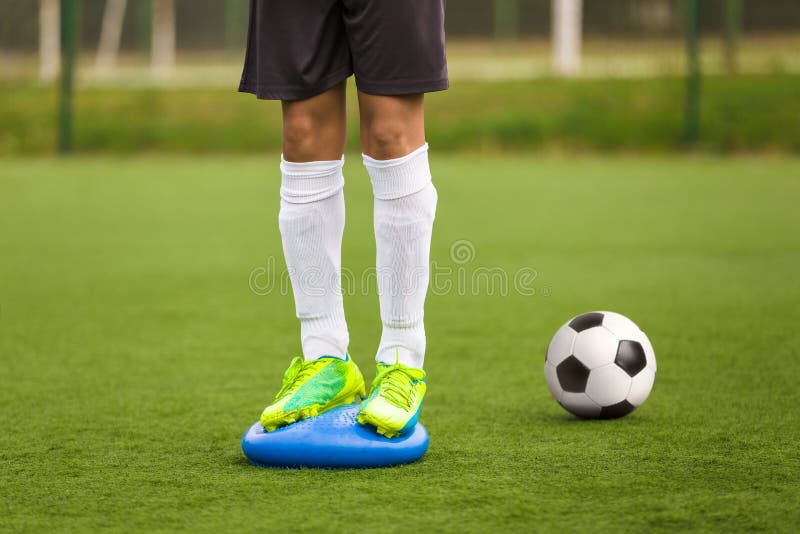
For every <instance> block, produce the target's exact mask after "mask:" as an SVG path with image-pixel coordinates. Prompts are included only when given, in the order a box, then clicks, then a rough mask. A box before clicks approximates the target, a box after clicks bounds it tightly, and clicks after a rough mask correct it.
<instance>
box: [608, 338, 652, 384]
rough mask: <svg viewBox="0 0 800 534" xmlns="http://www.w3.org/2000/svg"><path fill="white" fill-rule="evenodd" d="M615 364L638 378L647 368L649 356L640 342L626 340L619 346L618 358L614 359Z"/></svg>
mask: <svg viewBox="0 0 800 534" xmlns="http://www.w3.org/2000/svg"><path fill="white" fill-rule="evenodd" d="M614 363H616V364H617V366H619V367H620V368H622V370H623V371H625V372H626V373H628V375H629V376H636V375H638V374H639V371H641V370H642V369H644V368H645V366H647V356H645V355H644V349H643V348H642V345H641V344H640V343H639V342H638V341H629V340H624V341H620V342H619V346H617V357H616V358H615V359H614Z"/></svg>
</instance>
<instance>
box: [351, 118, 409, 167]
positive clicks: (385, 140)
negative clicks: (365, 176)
mask: <svg viewBox="0 0 800 534" xmlns="http://www.w3.org/2000/svg"><path fill="white" fill-rule="evenodd" d="M364 137H365V139H364V141H365V142H364V145H365V146H364V152H365V153H366V154H367V155H368V156H370V157H373V158H375V159H394V158H399V157H402V156H404V155H406V154H408V153H409V152H411V151H412V150H414V148H416V147H413V146H411V140H410V136H409V132H408V127H407V125H406V124H405V123H404V122H403V121H401V120H392V119H384V120H379V121H374V122H373V123H372V124H370V125H369V126H368V128H367V132H366V135H365V136H364Z"/></svg>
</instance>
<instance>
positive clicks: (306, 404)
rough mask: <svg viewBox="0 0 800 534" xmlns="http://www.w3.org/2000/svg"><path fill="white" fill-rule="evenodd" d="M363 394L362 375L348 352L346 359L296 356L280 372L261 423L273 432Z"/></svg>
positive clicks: (351, 400)
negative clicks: (275, 391) (278, 386)
mask: <svg viewBox="0 0 800 534" xmlns="http://www.w3.org/2000/svg"><path fill="white" fill-rule="evenodd" d="M365 396H366V391H365V388H364V377H363V376H362V375H361V371H359V369H358V367H357V366H356V364H355V362H353V360H352V359H351V358H350V355H349V354H348V355H347V359H345V360H342V359H341V358H336V357H334V356H322V357H320V358H317V359H316V360H313V361H310V362H307V361H304V360H303V358H302V357H301V356H298V357H296V358H294V359H293V360H292V363H291V365H289V368H288V369H287V370H286V373H285V374H284V375H283V386H282V387H281V390H280V391H279V392H278V394H277V395H275V401H274V402H273V403H272V404H270V405H269V406H267V407H266V408H265V409H264V412H263V413H262V414H261V426H263V427H264V430H266V431H267V432H272V431H273V430H275V429H276V428H279V427H282V426H286V425H289V424H291V423H294V422H295V421H300V420H303V419H307V418H309V417H314V416H315V415H319V414H321V413H323V412H325V411H327V410H330V409H331V408H335V407H337V406H341V405H343V404H350V403H353V402H358V401H359V400H361V399H363V398H364V397H365Z"/></svg>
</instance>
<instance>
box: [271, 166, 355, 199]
mask: <svg viewBox="0 0 800 534" xmlns="http://www.w3.org/2000/svg"><path fill="white" fill-rule="evenodd" d="M343 166H344V156H342V159H340V160H333V161H310V162H307V163H294V162H291V161H286V160H285V159H283V156H281V198H282V199H283V200H285V201H286V202H289V203H291V204H307V203H309V202H317V201H320V200H324V199H326V198H329V197H332V196H333V195H335V194H336V193H338V192H339V191H340V190H341V189H342V188H343V187H344V175H343V174H342V167H343Z"/></svg>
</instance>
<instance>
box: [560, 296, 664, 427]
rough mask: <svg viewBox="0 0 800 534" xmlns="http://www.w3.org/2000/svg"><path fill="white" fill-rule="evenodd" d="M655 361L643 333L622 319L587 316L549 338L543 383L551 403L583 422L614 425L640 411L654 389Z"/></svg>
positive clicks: (597, 314)
mask: <svg viewBox="0 0 800 534" xmlns="http://www.w3.org/2000/svg"><path fill="white" fill-rule="evenodd" d="M655 375H656V357H655V352H654V351H653V346H652V345H651V344H650V340H649V339H648V338H647V336H646V335H645V334H644V332H643V331H642V330H641V329H640V328H639V327H638V326H637V325H636V323H634V322H633V321H631V320H630V319H628V318H627V317H625V316H624V315H620V314H618V313H614V312H607V311H603V312H589V313H584V314H581V315H578V316H576V317H574V318H572V319H571V320H570V321H569V322H568V323H567V324H566V325H564V326H562V327H561V328H560V329H559V330H558V331H557V332H556V334H555V336H553V340H552V341H551V343H550V345H549V347H548V350H547V356H546V358H545V377H546V382H547V386H548V388H549V389H550V392H551V393H552V395H553V397H554V398H555V399H556V401H558V403H559V404H560V405H561V406H563V407H564V408H565V409H566V410H567V411H569V412H571V413H573V414H575V415H577V416H579V417H583V418H586V419H615V418H619V417H622V416H624V415H627V414H629V413H631V412H632V411H634V410H635V409H636V408H638V407H639V406H641V405H642V404H643V403H644V401H645V400H647V397H648V396H649V395H650V391H651V390H652V388H653V383H654V381H655Z"/></svg>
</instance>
